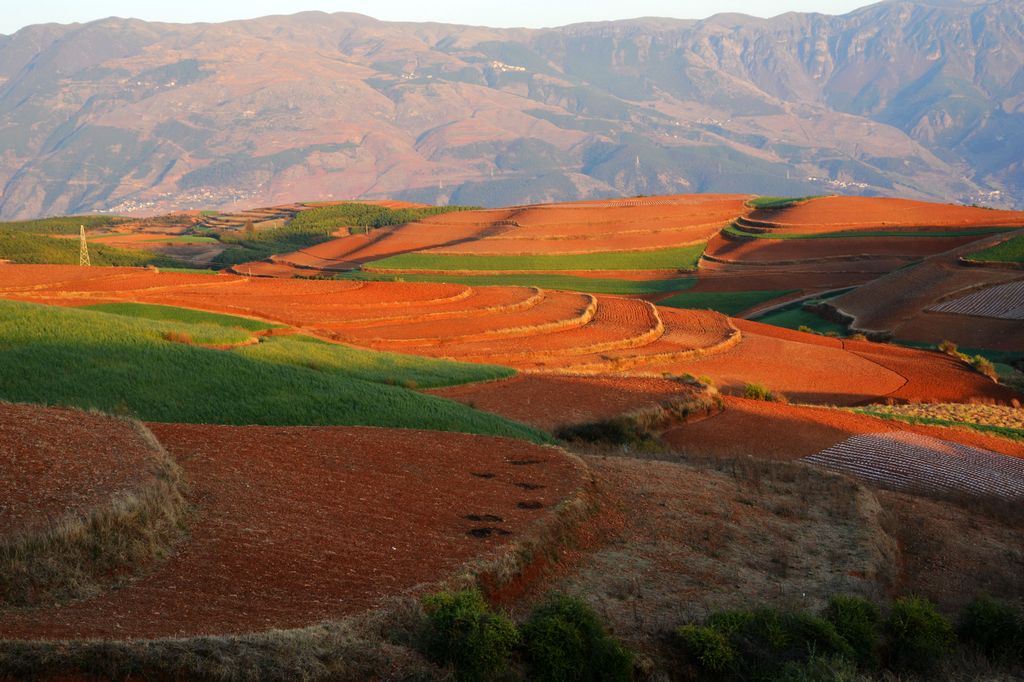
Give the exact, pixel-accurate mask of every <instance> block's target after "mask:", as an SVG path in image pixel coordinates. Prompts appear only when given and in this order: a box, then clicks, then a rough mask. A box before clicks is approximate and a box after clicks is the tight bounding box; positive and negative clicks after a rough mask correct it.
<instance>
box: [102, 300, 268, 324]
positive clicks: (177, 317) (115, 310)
mask: <svg viewBox="0 0 1024 682" xmlns="http://www.w3.org/2000/svg"><path fill="white" fill-rule="evenodd" d="M83 309H84V310H95V311H98V312H101V313H111V314H114V315H123V316H125V317H137V318H141V319H146V320H163V321H171V322H184V323H186V324H213V325H218V326H220V327H236V328H238V329H245V330H247V331H260V330H263V329H274V328H275V327H281V326H282V325H279V324H273V323H271V322H263V321H261V320H251V319H249V318H247V317H236V316H235V315H221V314H220V313H208V312H206V311H203V310H189V309H188V308H176V307H174V306H168V305H150V304H148V303H99V304H97V305H90V306H85V307H84V308H83Z"/></svg>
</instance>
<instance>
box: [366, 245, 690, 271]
mask: <svg viewBox="0 0 1024 682" xmlns="http://www.w3.org/2000/svg"><path fill="white" fill-rule="evenodd" d="M702 253H704V244H697V245H694V246H685V247H680V248H674V249H658V250H655V251H606V252H604V253H590V254H569V255H559V254H551V255H547V254H545V255H532V256H483V255H475V254H469V255H460V254H453V255H448V254H433V253H406V254H401V255H398V256H391V257H390V258H384V259H381V260H378V261H373V262H372V263H370V264H369V265H368V266H367V267H368V268H380V269H391V270H441V271H443V270H454V271H459V270H510V271H517V270H696V269H697V262H698V261H699V260H700V257H701V254H702Z"/></svg>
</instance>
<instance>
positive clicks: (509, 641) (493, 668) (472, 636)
mask: <svg viewBox="0 0 1024 682" xmlns="http://www.w3.org/2000/svg"><path fill="white" fill-rule="evenodd" d="M423 606H424V609H425V611H426V614H427V627H426V632H425V633H424V638H423V640H424V641H423V645H422V646H423V653H424V654H426V656H427V657H428V658H429V659H430V660H432V661H433V662H435V663H437V664H439V665H442V666H451V667H452V668H454V670H455V679H457V680H487V679H493V676H494V675H496V674H498V673H500V672H502V671H503V670H505V669H506V668H507V667H508V662H509V657H510V656H511V654H512V650H513V648H514V647H515V646H516V645H517V644H518V643H519V631H518V630H517V629H516V626H515V624H514V623H512V621H510V620H509V619H508V618H506V617H505V616H503V615H501V614H497V613H494V612H492V611H491V610H490V608H488V606H487V603H486V602H485V601H484V598H483V597H482V596H481V595H480V593H479V592H476V591H475V590H468V591H464V592H455V593H452V592H441V593H438V594H432V595H429V596H427V597H426V598H424V600H423Z"/></svg>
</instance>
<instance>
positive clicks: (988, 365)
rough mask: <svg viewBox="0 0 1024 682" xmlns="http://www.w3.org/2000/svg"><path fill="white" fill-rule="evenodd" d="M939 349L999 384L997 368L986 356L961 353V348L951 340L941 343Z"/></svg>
mask: <svg viewBox="0 0 1024 682" xmlns="http://www.w3.org/2000/svg"><path fill="white" fill-rule="evenodd" d="M937 348H938V349H939V351H940V352H942V353H945V354H946V355H949V356H951V357H954V358H957V359H958V360H963V361H964V362H966V363H967V364H969V365H970V366H971V367H973V368H974V369H975V371H977V372H978V373H979V374H984V375H985V376H987V377H988V378H989V379H991V380H992V381H995V382H997V383H998V381H999V373H998V372H996V366H995V365H994V364H992V361H991V360H989V359H988V358H986V357H985V356H984V355H981V354H976V355H967V354H966V353H961V352H960V349H959V347H958V346H957V345H956V344H955V343H953V342H952V341H949V340H946V341H942V342H941V343H939V345H938V346H937Z"/></svg>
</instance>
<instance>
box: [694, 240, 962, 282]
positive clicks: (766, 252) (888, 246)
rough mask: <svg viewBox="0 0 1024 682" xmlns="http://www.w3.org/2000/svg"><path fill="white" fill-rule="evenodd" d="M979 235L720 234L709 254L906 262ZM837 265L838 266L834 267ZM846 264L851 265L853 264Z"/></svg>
mask: <svg viewBox="0 0 1024 682" xmlns="http://www.w3.org/2000/svg"><path fill="white" fill-rule="evenodd" d="M977 239H978V237H977V236H976V235H974V236H966V237H851V238H848V239H847V238H835V237H829V238H822V239H757V238H752V239H737V238H732V237H730V238H725V237H718V238H716V239H715V240H713V241H712V242H711V243H710V244H709V245H708V249H707V256H709V257H710V258H715V259H721V260H723V261H727V262H737V263H744V264H757V263H791V262H800V263H812V262H817V261H822V260H825V261H827V260H834V261H851V262H857V261H861V260H868V259H869V258H875V257H878V258H884V259H886V260H887V261H902V262H903V263H905V262H906V261H909V260H913V259H916V258H922V257H924V256H931V255H934V254H937V253H942V252H944V251H949V250H950V249H955V248H957V247H959V246H963V245H964V244H970V243H972V242H974V241H977ZM884 264H885V265H886V266H887V267H884V268H883V267H879V264H872V265H873V269H877V270H876V271H877V272H878V273H879V274H881V273H883V272H889V271H891V270H892V269H893V267H892V266H893V265H894V263H891V262H884ZM833 267H834V266H833ZM843 267H846V268H849V267H850V263H845V264H844V266H843Z"/></svg>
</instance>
